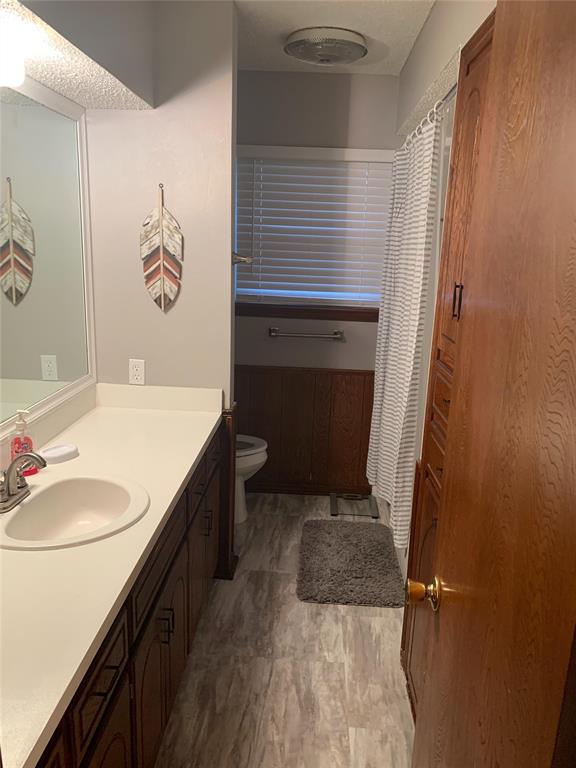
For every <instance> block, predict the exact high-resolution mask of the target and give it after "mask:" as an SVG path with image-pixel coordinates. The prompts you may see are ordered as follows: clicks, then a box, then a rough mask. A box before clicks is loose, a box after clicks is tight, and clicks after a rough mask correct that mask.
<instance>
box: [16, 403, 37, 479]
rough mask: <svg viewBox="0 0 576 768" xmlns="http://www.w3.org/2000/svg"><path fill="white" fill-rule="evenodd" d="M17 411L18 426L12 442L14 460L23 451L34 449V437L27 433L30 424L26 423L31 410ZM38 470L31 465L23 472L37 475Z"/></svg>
mask: <svg viewBox="0 0 576 768" xmlns="http://www.w3.org/2000/svg"><path fill="white" fill-rule="evenodd" d="M16 413H17V414H18V415H17V418H16V428H15V430H14V437H13V438H12V440H11V442H10V456H11V458H12V461H14V459H15V458H16V457H17V456H19V455H20V454H21V453H28V451H32V450H33V449H34V444H33V442H32V438H31V437H30V435H27V434H26V431H27V426H28V425H27V424H26V416H28V414H29V412H28V411H16ZM36 472H38V468H37V467H35V466H30V467H29V468H28V469H25V470H24V471H23V472H22V474H23V475H35V474H36Z"/></svg>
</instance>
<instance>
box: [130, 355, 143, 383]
mask: <svg viewBox="0 0 576 768" xmlns="http://www.w3.org/2000/svg"><path fill="white" fill-rule="evenodd" d="M145 381H146V361H145V360H132V358H130V360H128V384H144V383H145Z"/></svg>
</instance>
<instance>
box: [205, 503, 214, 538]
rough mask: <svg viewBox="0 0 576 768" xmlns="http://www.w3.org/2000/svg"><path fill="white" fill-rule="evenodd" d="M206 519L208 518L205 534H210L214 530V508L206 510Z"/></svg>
mask: <svg viewBox="0 0 576 768" xmlns="http://www.w3.org/2000/svg"><path fill="white" fill-rule="evenodd" d="M204 520H206V528H205V529H204V534H203V535H204V536H210V533H211V531H212V527H213V519H212V510H211V509H208V510H207V511H206V514H205V515H204Z"/></svg>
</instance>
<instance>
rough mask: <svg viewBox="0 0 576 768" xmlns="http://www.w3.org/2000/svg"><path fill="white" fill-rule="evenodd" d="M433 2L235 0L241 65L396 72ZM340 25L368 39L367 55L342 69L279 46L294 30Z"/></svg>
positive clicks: (383, 72)
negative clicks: (326, 66)
mask: <svg viewBox="0 0 576 768" xmlns="http://www.w3.org/2000/svg"><path fill="white" fill-rule="evenodd" d="M433 4H434V0H340V1H337V0H236V6H237V8H238V29H239V32H238V57H239V65H240V68H241V69H264V70H284V71H292V72H357V73H363V74H378V75H399V74H400V70H401V69H402V66H403V65H404V62H405V61H406V59H407V58H408V54H409V53H410V51H411V49H412V46H413V45H414V42H415V40H416V38H417V37H418V33H419V32H420V30H421V29H422V26H423V24H424V22H425V21H426V18H427V17H428V14H429V13H430V10H431V9H432V6H433ZM312 26H330V27H345V28H346V29H352V30H354V31H355V32H360V34H362V35H364V37H365V38H366V39H367V41H368V54H367V55H366V56H365V57H364V58H363V59H361V60H360V61H358V62H356V64H352V65H349V66H344V67H330V68H329V69H324V68H322V67H318V66H314V65H311V64H304V63H303V62H300V61H297V60H296V59H293V58H291V57H290V56H287V55H286V54H285V53H284V51H283V50H282V48H283V44H284V40H285V39H286V37H287V36H288V35H289V34H290V32H293V31H294V30H296V29H301V28H302V27H312Z"/></svg>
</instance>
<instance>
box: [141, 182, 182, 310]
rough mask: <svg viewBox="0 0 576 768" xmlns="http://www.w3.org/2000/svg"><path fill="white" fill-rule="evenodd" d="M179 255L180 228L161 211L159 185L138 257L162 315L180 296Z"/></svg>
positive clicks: (148, 287) (146, 281)
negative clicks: (156, 199) (155, 206)
mask: <svg viewBox="0 0 576 768" xmlns="http://www.w3.org/2000/svg"><path fill="white" fill-rule="evenodd" d="M183 251H184V237H183V235H182V231H181V229H180V224H178V222H177V221H176V219H175V218H174V216H173V215H172V214H171V213H170V211H169V210H168V209H167V208H165V207H164V185H163V184H160V185H159V201H158V208H154V210H153V211H151V212H150V213H149V214H148V216H147V217H146V219H145V220H144V223H143V224H142V230H141V232H140V256H141V258H142V262H143V266H144V282H145V284H146V288H147V289H148V293H149V294H150V296H152V298H153V299H154V301H155V302H156V304H157V305H158V306H159V307H160V309H161V310H162V311H163V312H166V311H167V310H168V309H170V307H171V306H172V305H173V304H174V302H175V301H176V299H177V297H178V294H179V293H180V286H181V280H182V261H183V258H184V256H183Z"/></svg>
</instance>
